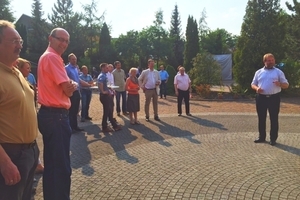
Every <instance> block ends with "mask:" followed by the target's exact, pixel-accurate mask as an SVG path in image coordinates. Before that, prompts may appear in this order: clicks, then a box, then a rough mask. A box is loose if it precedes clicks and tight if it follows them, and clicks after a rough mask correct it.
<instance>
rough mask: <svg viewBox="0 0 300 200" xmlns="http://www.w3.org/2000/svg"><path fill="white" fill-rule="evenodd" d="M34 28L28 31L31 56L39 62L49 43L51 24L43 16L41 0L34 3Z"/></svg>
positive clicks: (32, 23) (32, 24)
mask: <svg viewBox="0 0 300 200" xmlns="http://www.w3.org/2000/svg"><path fill="white" fill-rule="evenodd" d="M31 14H32V22H31V27H32V30H29V32H28V48H29V53H30V58H31V60H32V61H34V62H37V61H38V59H39V57H40V56H41V55H42V54H43V52H44V51H45V49H46V48H47V45H48V35H49V32H50V29H51V28H50V25H49V24H48V23H47V22H46V19H44V18H43V14H44V13H43V11H42V4H41V2H40V0H34V2H33V4H32V11H31Z"/></svg>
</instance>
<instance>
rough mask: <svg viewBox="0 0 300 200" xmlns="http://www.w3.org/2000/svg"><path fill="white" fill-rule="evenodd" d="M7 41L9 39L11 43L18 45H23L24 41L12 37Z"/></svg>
mask: <svg viewBox="0 0 300 200" xmlns="http://www.w3.org/2000/svg"><path fill="white" fill-rule="evenodd" d="M7 41H9V42H10V43H11V44H13V45H18V44H20V45H23V43H24V41H23V40H22V39H13V40H7Z"/></svg>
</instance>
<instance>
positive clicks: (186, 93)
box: [177, 89, 190, 114]
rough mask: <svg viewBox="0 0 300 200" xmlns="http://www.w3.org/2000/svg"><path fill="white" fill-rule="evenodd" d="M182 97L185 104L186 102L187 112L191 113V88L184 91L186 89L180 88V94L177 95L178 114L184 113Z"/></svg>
mask: <svg viewBox="0 0 300 200" xmlns="http://www.w3.org/2000/svg"><path fill="white" fill-rule="evenodd" d="M182 99H184V104H185V112H186V114H189V113H190V93H189V90H187V91H184V90H179V89H178V96H177V110H178V114H182V109H181V105H182Z"/></svg>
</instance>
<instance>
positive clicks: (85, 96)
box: [81, 89, 92, 119]
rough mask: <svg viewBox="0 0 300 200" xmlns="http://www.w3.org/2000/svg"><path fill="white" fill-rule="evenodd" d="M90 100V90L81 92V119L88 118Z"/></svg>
mask: <svg viewBox="0 0 300 200" xmlns="http://www.w3.org/2000/svg"><path fill="white" fill-rule="evenodd" d="M91 98H92V90H86V89H83V90H81V119H86V118H87V117H89V108H90V103H91Z"/></svg>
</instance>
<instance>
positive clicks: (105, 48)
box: [98, 22, 116, 63]
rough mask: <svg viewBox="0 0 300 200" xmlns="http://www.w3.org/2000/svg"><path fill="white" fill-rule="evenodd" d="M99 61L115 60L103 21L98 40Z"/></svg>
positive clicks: (109, 61) (107, 30) (108, 61)
mask: <svg viewBox="0 0 300 200" xmlns="http://www.w3.org/2000/svg"><path fill="white" fill-rule="evenodd" d="M98 57H99V63H103V62H106V63H113V62H114V61H116V52H115V50H114V49H113V46H112V43H111V36H110V32H109V29H108V26H107V24H106V23H105V22H104V24H103V26H102V28H101V32H100V41H99V53H98Z"/></svg>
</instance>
